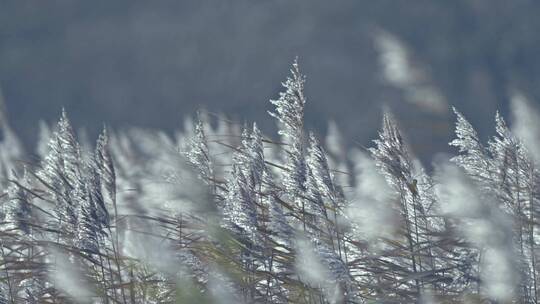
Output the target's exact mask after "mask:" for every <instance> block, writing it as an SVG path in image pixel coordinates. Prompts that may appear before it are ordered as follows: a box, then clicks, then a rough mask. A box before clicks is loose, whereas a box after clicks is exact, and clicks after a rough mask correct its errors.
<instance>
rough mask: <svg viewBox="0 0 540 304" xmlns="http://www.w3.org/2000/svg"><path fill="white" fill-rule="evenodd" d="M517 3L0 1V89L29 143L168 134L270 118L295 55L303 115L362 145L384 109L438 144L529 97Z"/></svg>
mask: <svg viewBox="0 0 540 304" xmlns="http://www.w3.org/2000/svg"><path fill="white" fill-rule="evenodd" d="M539 13H540V2H538V1H532V0H513V1H508V0H453V1H444V0H440V1H436V0H416V1H410V0H407V1H406V0H400V1H397V0H393V1H390V0H377V1H359V0H354V1H352V0H351V1H346V0H345V1H328V0H327V1H320V0H295V1H291V0H265V1H261V0H219V1H206V0H182V1H179V0H164V1H143V0H129V1H127V0H122V1H101V0H94V1H65V0H64V1H60V0H49V1H42V0H29V1H20V0H0V88H1V89H2V95H3V97H4V99H5V103H6V108H7V113H8V117H9V119H10V123H11V124H12V126H13V127H14V129H15V130H16V131H17V133H18V134H19V135H20V136H21V137H22V139H23V140H24V141H25V143H26V144H27V145H28V146H30V145H31V143H32V142H33V141H34V140H35V139H36V137H37V135H36V134H37V127H38V121H39V120H40V119H44V120H46V121H48V122H52V121H56V120H57V118H58V116H59V113H60V109H61V107H62V106H65V108H66V109H67V111H68V112H69V114H70V117H71V118H72V120H73V122H74V124H75V126H76V127H78V128H86V129H87V130H88V132H89V133H90V135H94V134H96V133H97V131H98V130H99V129H101V127H102V125H103V123H107V124H109V125H111V126H113V127H125V126H128V125H136V126H142V127H148V128H162V129H166V130H173V129H175V128H180V127H181V126H182V118H183V117H185V116H189V115H192V114H193V113H194V112H195V111H196V109H198V108H201V107H203V108H207V109H209V110H210V111H211V112H216V113H218V112H220V113H225V114H227V115H228V116H229V117H231V118H232V119H235V120H237V121H239V122H243V121H244V120H246V121H257V122H258V124H259V125H261V126H262V128H263V129H264V130H266V131H267V132H271V131H273V130H274V126H273V123H274V122H273V120H272V119H271V118H270V117H268V115H267V113H266V110H268V109H269V108H270V107H271V106H270V104H269V103H268V100H269V99H275V98H277V94H278V92H279V90H280V82H281V81H282V80H284V79H285V77H286V75H288V69H289V67H290V64H291V62H292V60H293V59H294V58H295V56H299V61H300V64H301V66H302V69H303V72H304V73H305V74H307V77H308V82H307V85H306V90H307V94H308V103H309V104H308V105H307V108H306V111H307V112H306V121H307V122H306V123H307V126H308V127H309V128H314V129H316V130H318V131H319V132H320V134H325V133H326V130H327V126H328V121H329V120H334V121H336V123H337V125H338V127H339V128H340V129H341V130H342V132H343V133H344V136H345V138H346V141H347V142H348V143H349V144H357V145H369V141H370V140H371V139H373V138H374V137H375V134H376V131H377V129H378V127H379V125H380V121H381V116H380V112H381V109H382V108H383V106H388V107H390V108H391V109H392V110H393V111H394V112H395V113H396V114H397V117H398V119H399V120H400V122H401V125H402V127H403V129H404V131H405V133H406V134H408V137H409V140H410V141H411V142H412V145H413V147H412V148H413V150H414V151H415V152H417V153H418V154H419V155H420V156H421V158H422V159H424V160H427V161H428V162H429V159H430V158H431V156H432V155H434V154H435V153H437V152H444V151H448V149H449V148H448V146H447V142H448V140H449V138H450V129H451V128H452V123H453V121H454V117H453V114H452V113H451V110H450V105H454V106H456V107H457V108H458V109H459V110H460V111H462V112H463V113H464V114H465V115H466V116H467V117H468V118H469V119H470V120H471V122H472V123H473V124H475V126H476V127H477V129H478V130H479V132H480V134H481V136H482V137H485V136H487V135H489V134H488V132H489V131H488V130H492V129H493V128H492V126H493V123H492V121H491V117H493V114H494V112H495V111H496V109H501V111H502V112H503V114H505V113H506V111H507V108H508V105H507V104H508V100H509V98H510V96H511V94H512V92H514V91H519V92H522V93H523V94H525V95H527V96H528V97H529V98H530V99H531V100H533V101H535V100H540V86H538V84H539V83H540V81H539V80H540V79H539V78H540V59H538V58H537V57H538V56H537V54H538V51H539V50H540V38H539V36H538V32H539V31H540V19H539V18H538V17H537V15H538V14H539Z"/></svg>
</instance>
